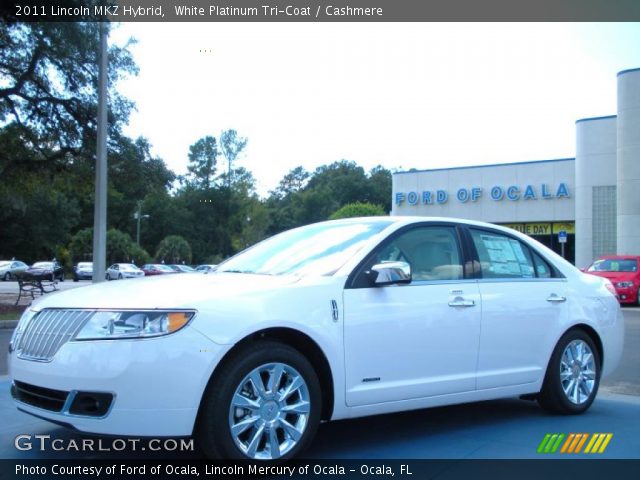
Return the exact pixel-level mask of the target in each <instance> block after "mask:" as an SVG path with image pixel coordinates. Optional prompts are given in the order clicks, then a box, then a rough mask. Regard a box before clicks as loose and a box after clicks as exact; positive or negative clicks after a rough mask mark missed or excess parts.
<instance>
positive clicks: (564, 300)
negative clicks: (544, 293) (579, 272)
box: [547, 293, 567, 303]
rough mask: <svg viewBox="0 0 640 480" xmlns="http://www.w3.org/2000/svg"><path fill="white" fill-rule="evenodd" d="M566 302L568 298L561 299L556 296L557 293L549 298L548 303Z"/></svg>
mask: <svg viewBox="0 0 640 480" xmlns="http://www.w3.org/2000/svg"><path fill="white" fill-rule="evenodd" d="M566 301H567V297H561V296H559V295H556V294H555V293H552V294H551V295H549V297H548V298H547V302H552V303H561V302H566Z"/></svg>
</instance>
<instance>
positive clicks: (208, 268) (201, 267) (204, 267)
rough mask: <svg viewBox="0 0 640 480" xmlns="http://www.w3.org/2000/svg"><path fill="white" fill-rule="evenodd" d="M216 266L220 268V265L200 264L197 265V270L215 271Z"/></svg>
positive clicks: (202, 271)
mask: <svg viewBox="0 0 640 480" xmlns="http://www.w3.org/2000/svg"><path fill="white" fill-rule="evenodd" d="M216 268H218V265H206V264H205V265H198V266H197V267H196V272H200V273H209V272H213V271H215V269H216Z"/></svg>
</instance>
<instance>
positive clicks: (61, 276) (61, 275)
mask: <svg viewBox="0 0 640 480" xmlns="http://www.w3.org/2000/svg"><path fill="white" fill-rule="evenodd" d="M60 281H61V282H64V272H62V273H61V274H60Z"/></svg>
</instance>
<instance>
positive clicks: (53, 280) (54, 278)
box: [51, 273, 56, 282]
mask: <svg viewBox="0 0 640 480" xmlns="http://www.w3.org/2000/svg"><path fill="white" fill-rule="evenodd" d="M51 281H52V282H55V281H56V274H55V273H52V274H51Z"/></svg>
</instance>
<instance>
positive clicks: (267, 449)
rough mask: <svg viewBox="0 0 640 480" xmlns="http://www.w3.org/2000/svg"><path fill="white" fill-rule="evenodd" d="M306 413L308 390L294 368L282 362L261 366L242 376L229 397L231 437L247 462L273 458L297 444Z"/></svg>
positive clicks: (307, 420) (308, 407) (308, 410)
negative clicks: (246, 458)
mask: <svg viewBox="0 0 640 480" xmlns="http://www.w3.org/2000/svg"><path fill="white" fill-rule="evenodd" d="M310 412H311V402H310V396H309V388H308V387H307V384H306V382H305V380H304V378H303V377H302V375H300V373H298V371H297V370H296V369H295V368H293V367H291V366H289V365H286V364H284V363H268V364H265V365H261V366H259V367H257V368H255V369H254V370H252V371H251V372H250V373H249V374H248V375H247V376H246V377H244V379H243V380H242V381H241V382H240V384H239V385H238V388H236V390H235V392H234V394H233V397H232V399H231V405H230V408H229V428H230V429H231V437H232V438H233V441H234V442H235V444H236V446H237V447H238V448H239V449H240V451H242V453H243V454H244V455H246V456H247V457H249V458H251V459H255V460H271V459H276V458H279V457H281V456H282V455H286V454H287V453H288V452H289V451H290V450H291V449H292V448H294V447H295V446H296V445H297V444H298V442H299V441H300V439H301V438H302V435H303V433H304V430H305V428H306V427H307V424H308V422H309V415H310Z"/></svg>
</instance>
